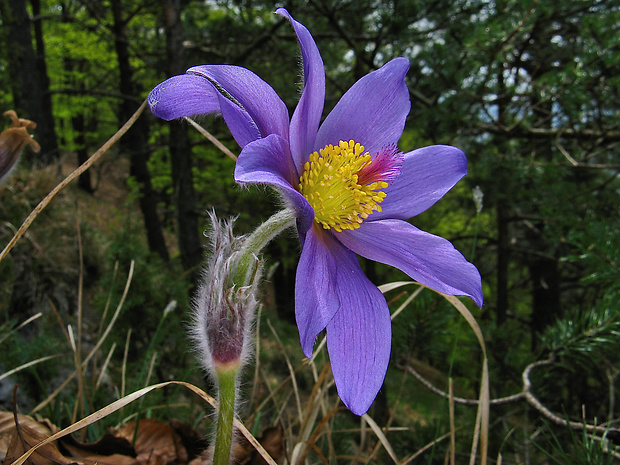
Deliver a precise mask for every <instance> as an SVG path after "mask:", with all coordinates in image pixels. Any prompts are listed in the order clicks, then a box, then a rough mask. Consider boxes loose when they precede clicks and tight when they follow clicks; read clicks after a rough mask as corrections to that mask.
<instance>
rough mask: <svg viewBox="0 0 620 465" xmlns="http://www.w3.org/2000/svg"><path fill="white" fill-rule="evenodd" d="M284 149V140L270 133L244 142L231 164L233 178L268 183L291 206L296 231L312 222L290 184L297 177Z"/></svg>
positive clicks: (304, 203)
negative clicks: (295, 218) (236, 157)
mask: <svg viewBox="0 0 620 465" xmlns="http://www.w3.org/2000/svg"><path fill="white" fill-rule="evenodd" d="M295 176H296V174H295V172H294V168H293V164H292V161H291V156H290V153H289V149H288V143H287V141H285V140H284V139H282V138H281V137H280V136H277V135H275V134H271V135H270V136H267V137H265V138H263V139H258V140H256V141H254V142H251V143H249V144H248V145H246V146H245V147H244V148H243V150H242V151H241V153H240V154H239V158H238V159H237V164H236V165H235V181H236V182H239V183H242V184H243V183H260V184H270V185H272V186H274V187H275V188H277V189H278V191H279V192H281V193H282V194H283V195H284V197H285V199H286V200H287V201H288V202H289V203H290V204H291V206H292V207H293V208H295V210H296V212H297V218H298V222H299V229H300V231H303V232H305V231H307V230H308V228H310V226H311V225H312V222H313V221H314V210H313V208H312V207H311V206H310V204H309V203H308V201H307V200H306V198H305V197H304V196H303V195H301V194H300V193H299V192H298V191H297V190H296V189H295V187H294V185H295V184H296V183H299V180H298V179H297V180H296V179H295Z"/></svg>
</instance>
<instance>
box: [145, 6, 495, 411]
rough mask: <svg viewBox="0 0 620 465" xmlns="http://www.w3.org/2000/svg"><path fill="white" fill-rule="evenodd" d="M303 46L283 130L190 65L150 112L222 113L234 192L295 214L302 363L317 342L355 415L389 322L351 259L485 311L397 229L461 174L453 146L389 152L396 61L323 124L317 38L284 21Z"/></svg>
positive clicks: (399, 81) (225, 79)
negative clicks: (246, 190)
mask: <svg viewBox="0 0 620 465" xmlns="http://www.w3.org/2000/svg"><path fill="white" fill-rule="evenodd" d="M277 13H279V14H281V15H282V16H285V17H286V18H288V19H289V20H290V22H291V23H292V25H293V28H294V29H295V33H296V34H297V38H298V40H299V44H300V46H301V55H302V59H303V75H304V89H303V93H302V95H301V99H300V101H299V103H298V105H297V108H296V109H295V112H294V113H293V116H292V118H291V119H290V122H289V115H288V112H287V109H286V106H285V104H284V103H283V102H282V100H281V99H280V98H279V97H278V95H277V94H276V93H275V91H274V90H273V89H272V88H271V87H270V86H269V85H268V84H267V83H265V82H264V81H263V80H262V79H260V78H259V77H258V76H256V75H255V74H254V73H252V72H251V71H249V70H247V69H244V68H240V67H235V66H216V65H213V66H209V65H205V66H196V67H193V68H190V69H189V70H188V71H187V74H185V75H182V76H175V77H172V78H170V79H168V80H167V81H165V82H163V83H162V84H160V85H159V86H157V87H156V88H155V89H154V90H153V91H152V92H151V94H150V95H149V103H150V105H151V111H152V112H153V113H154V114H155V115H156V116H159V117H161V118H164V119H167V120H170V119H174V118H180V117H183V116H193V115H198V114H207V113H220V114H221V115H222V116H223V118H224V120H225V121H226V123H227V125H228V127H229V129H230V131H231V133H232V135H233V137H234V138H235V140H236V141H237V142H238V143H239V145H240V146H241V147H242V151H241V154H240V155H239V159H238V161H237V165H236V168H235V180H236V181H237V182H239V183H261V184H269V185H271V186H273V187H275V188H276V189H277V190H278V191H279V192H280V193H281V195H282V197H283V198H284V200H285V202H286V203H287V204H288V205H289V206H291V207H292V208H294V209H295V211H296V212H297V228H298V232H299V236H300V239H301V243H302V252H301V258H300V260H299V265H298V267H297V278H296V284H295V296H296V297H295V312H296V317H297V325H298V327H299V334H300V339H301V346H302V348H303V351H304V353H305V354H306V356H308V357H310V356H311V355H312V349H313V345H314V342H315V339H316V337H317V335H318V334H319V333H320V332H321V331H323V329H326V331H327V348H328V351H329V356H330V359H331V364H332V371H333V374H334V379H335V381H336V387H337V388H338V393H339V395H340V398H341V399H342V400H343V402H344V403H345V405H346V406H347V407H348V408H349V409H350V410H351V411H352V412H353V413H356V414H358V415H362V414H364V413H365V412H366V411H367V410H368V408H369V407H370V405H371V404H372V402H373V400H374V398H375V396H376V394H377V392H378V391H379V389H380V387H381V385H382V383H383V379H384V377H385V373H386V371H387V366H388V362H389V358H390V349H391V339H392V334H391V321H390V312H389V309H388V306H387V303H386V301H385V298H384V297H383V295H382V294H381V292H380V291H379V290H378V289H377V287H376V286H375V285H374V284H372V283H371V282H370V280H368V278H367V277H366V276H365V275H364V273H363V271H362V269H361V267H360V265H359V263H358V259H357V255H361V256H363V257H365V258H368V259H371V260H375V261H378V262H381V263H386V264H388V265H392V266H395V267H396V268H399V269H400V270H402V271H404V272H405V273H407V274H408V275H409V276H410V277H411V278H413V279H415V280H416V281H418V282H420V283H422V284H424V285H425V286H428V287H430V288H433V289H435V290H437V291H440V292H443V293H446V294H452V295H466V296H469V297H471V298H472V299H473V300H474V302H476V304H478V305H479V306H482V300H483V297H482V288H481V280H480V274H479V273H478V270H477V269H476V267H475V266H474V265H472V264H471V263H469V262H468V261H467V260H466V259H465V258H464V257H463V255H461V253H459V252H458V251H457V250H456V249H455V248H454V246H453V245H452V244H451V243H450V242H449V241H447V240H445V239H443V238H441V237H437V236H434V235H431V234H428V233H426V232H424V231H421V230H419V229H417V228H416V227H415V226H413V225H411V224H410V223H408V222H407V220H408V219H409V218H411V217H414V216H416V215H418V214H419V213H422V212H423V211H425V210H426V209H427V208H429V207H430V206H432V205H433V204H434V203H435V202H437V200H439V199H440V198H441V197H443V195H444V194H445V193H446V192H448V191H449V190H450V189H451V188H452V187H453V186H454V185H455V184H456V183H457V182H458V181H459V180H460V179H461V178H462V177H463V176H464V175H465V174H466V173H467V160H466V158H465V155H464V154H463V152H462V151H461V150H459V149H457V148H455V147H450V146H445V145H435V146H431V147H424V148H421V149H417V150H414V151H412V152H407V153H402V152H399V151H398V149H397V148H396V144H397V142H398V140H399V139H400V136H401V134H402V132H403V128H404V125H405V119H406V117H407V114H408V113H409V109H410V101H409V92H408V90H407V86H406V85H405V79H404V78H405V74H406V73H407V70H408V69H409V62H408V60H407V59H405V58H396V59H394V60H392V61H390V62H389V63H387V64H386V65H384V66H383V67H382V68H380V69H378V70H377V71H374V72H372V73H370V74H368V75H366V76H364V77H363V78H362V79H360V80H359V81H358V82H356V83H355V84H354V85H353V87H351V89H349V91H348V92H346V93H345V95H344V96H343V97H342V98H341V99H340V101H339V102H338V104H337V105H336V106H335V107H334V109H333V110H332V111H331V112H330V113H329V115H328V116H327V118H325V120H324V121H323V123H322V124H320V120H321V116H322V113H323V105H324V99H325V71H324V68H323V61H322V59H321V55H320V54H319V51H318V48H317V46H316V43H315V42H314V39H313V38H312V36H311V35H310V33H309V32H308V30H307V29H306V28H305V27H304V26H303V25H302V24H301V23H299V22H297V21H295V20H294V19H293V18H292V17H291V16H290V14H289V13H288V12H287V11H286V10H284V9H282V8H281V9H279V10H278V11H277Z"/></svg>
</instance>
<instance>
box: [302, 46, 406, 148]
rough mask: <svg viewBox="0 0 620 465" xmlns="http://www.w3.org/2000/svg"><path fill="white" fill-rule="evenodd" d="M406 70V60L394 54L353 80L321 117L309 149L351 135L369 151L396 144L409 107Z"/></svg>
mask: <svg viewBox="0 0 620 465" xmlns="http://www.w3.org/2000/svg"><path fill="white" fill-rule="evenodd" d="M408 70H409V60H407V59H406V58H402V57H401V58H395V59H393V60H392V61H390V62H389V63H387V64H385V65H384V66H383V67H381V68H379V69H378V70H376V71H373V72H372V73H369V74H367V75H366V76H364V77H363V78H361V79H360V80H359V81H357V82H356V83H355V84H353V86H352V87H351V88H350V89H349V90H348V91H347V92H346V93H345V94H344V95H343V96H342V98H341V99H340V101H339V102H338V103H337V104H336V106H335V107H334V109H333V110H332V111H331V112H330V114H329V115H327V118H325V121H323V124H322V125H321V128H320V129H319V132H318V134H317V137H316V141H315V144H314V147H313V150H312V151H314V150H318V149H321V148H323V147H325V146H326V145H327V144H333V145H338V142H339V141H341V140H345V141H346V140H351V139H353V140H354V141H356V142H359V143H360V144H362V145H364V146H365V147H366V150H367V151H368V152H370V153H371V154H372V153H376V152H378V151H379V150H381V149H382V148H384V147H386V146H388V145H391V144H396V143H397V142H398V139H400V136H401V135H402V133H403V128H404V127H405V119H406V118H407V115H408V114H409V109H410V108H411V103H410V101H409V91H408V89H407V86H406V85H405V74H406V73H407V71H408Z"/></svg>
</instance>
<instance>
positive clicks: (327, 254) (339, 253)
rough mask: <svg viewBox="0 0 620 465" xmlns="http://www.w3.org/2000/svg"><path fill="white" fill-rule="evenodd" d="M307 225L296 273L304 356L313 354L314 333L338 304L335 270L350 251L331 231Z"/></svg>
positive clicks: (319, 330) (296, 307) (337, 269)
mask: <svg viewBox="0 0 620 465" xmlns="http://www.w3.org/2000/svg"><path fill="white" fill-rule="evenodd" d="M317 228H318V226H317V227H314V228H310V229H309V230H308V232H307V234H306V235H305V241H304V246H303V249H302V251H301V257H300V258H299V264H298V265H297V275H296V277H295V317H296V319H297V327H298V328H299V340H300V342H301V348H302V350H303V351H304V354H305V355H306V357H308V358H310V357H312V348H313V346H314V341H315V339H316V337H317V335H318V334H319V333H320V332H321V331H323V329H325V326H327V323H329V321H330V320H331V319H332V318H333V316H334V314H335V313H336V311H337V310H338V307H339V306H340V302H339V300H338V294H337V292H336V285H337V281H336V273H338V272H339V267H340V265H341V260H340V259H341V258H342V257H343V256H346V255H348V254H351V252H350V251H348V250H347V249H345V248H344V247H343V246H342V245H341V244H340V243H338V241H336V240H334V238H333V237H331V235H329V234H328V233H324V232H322V231H320V230H318V229H317Z"/></svg>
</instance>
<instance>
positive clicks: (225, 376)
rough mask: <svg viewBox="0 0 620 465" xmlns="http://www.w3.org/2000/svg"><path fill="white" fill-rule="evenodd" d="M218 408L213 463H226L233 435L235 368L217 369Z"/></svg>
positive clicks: (216, 464) (228, 458) (228, 461)
mask: <svg viewBox="0 0 620 465" xmlns="http://www.w3.org/2000/svg"><path fill="white" fill-rule="evenodd" d="M217 376H218V383H219V410H218V413H217V428H216V430H215V450H214V451H213V465H228V464H229V463H230V449H231V446H232V437H233V420H234V418H235V395H236V386H235V382H236V377H237V370H227V371H219V372H218V373H217Z"/></svg>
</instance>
